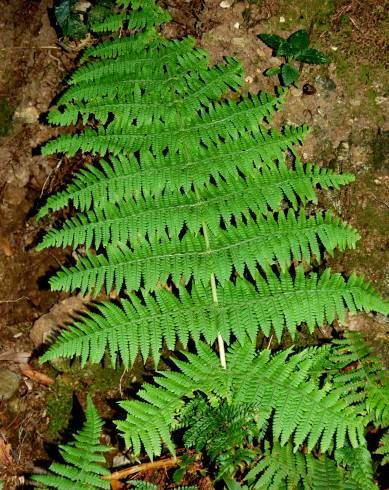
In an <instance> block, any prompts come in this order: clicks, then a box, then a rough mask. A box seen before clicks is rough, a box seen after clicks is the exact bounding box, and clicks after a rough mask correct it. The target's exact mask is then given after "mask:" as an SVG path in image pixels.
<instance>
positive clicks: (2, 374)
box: [0, 369, 20, 400]
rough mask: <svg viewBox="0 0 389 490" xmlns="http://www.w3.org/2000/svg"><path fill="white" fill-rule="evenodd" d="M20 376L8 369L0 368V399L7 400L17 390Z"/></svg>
mask: <svg viewBox="0 0 389 490" xmlns="http://www.w3.org/2000/svg"><path fill="white" fill-rule="evenodd" d="M19 381H20V377H19V376H18V375H17V374H15V373H14V372H12V371H10V370H9V369H0V400H9V399H11V398H12V397H13V396H14V394H15V393H16V392H17V391H18V388H19Z"/></svg>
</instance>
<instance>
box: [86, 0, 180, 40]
mask: <svg viewBox="0 0 389 490" xmlns="http://www.w3.org/2000/svg"><path fill="white" fill-rule="evenodd" d="M170 20H171V16H170V14H169V13H168V12H167V10H164V9H162V8H161V7H159V6H158V5H156V4H155V2H154V1H150V0H148V1H145V2H143V4H140V5H135V4H132V10H131V11H130V12H121V13H118V14H112V15H110V16H108V17H107V18H106V19H104V21H103V22H99V23H95V24H93V25H92V26H91V29H92V31H93V32H96V33H104V32H115V31H118V30H120V29H128V30H132V29H148V28H150V27H155V26H159V25H161V24H165V23H166V22H169V21H170Z"/></svg>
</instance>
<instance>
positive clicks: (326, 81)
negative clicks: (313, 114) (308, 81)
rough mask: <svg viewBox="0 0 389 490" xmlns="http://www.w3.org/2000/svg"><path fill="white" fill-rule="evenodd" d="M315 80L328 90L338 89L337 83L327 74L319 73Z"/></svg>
mask: <svg viewBox="0 0 389 490" xmlns="http://www.w3.org/2000/svg"><path fill="white" fill-rule="evenodd" d="M315 82H316V83H317V84H318V85H320V86H321V87H322V88H323V89H324V90H327V91H328V92H332V91H334V90H335V89H336V83H335V82H334V81H333V80H331V78H329V77H327V76H325V75H318V76H317V77H316V78H315Z"/></svg>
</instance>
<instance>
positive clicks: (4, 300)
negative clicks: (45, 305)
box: [0, 296, 31, 304]
mask: <svg viewBox="0 0 389 490" xmlns="http://www.w3.org/2000/svg"><path fill="white" fill-rule="evenodd" d="M22 299H27V300H28V301H31V299H30V298H29V297H28V296H20V298H16V299H2V300H0V304H3V303H17V302H18V301H22Z"/></svg>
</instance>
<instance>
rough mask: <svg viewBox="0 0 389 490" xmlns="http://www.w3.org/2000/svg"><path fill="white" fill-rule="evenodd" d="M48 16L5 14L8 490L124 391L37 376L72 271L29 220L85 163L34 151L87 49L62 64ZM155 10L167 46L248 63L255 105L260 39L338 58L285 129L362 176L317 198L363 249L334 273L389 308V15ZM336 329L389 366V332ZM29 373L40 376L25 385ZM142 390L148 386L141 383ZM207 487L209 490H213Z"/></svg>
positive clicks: (312, 151) (315, 78) (3, 458)
mask: <svg viewBox="0 0 389 490" xmlns="http://www.w3.org/2000/svg"><path fill="white" fill-rule="evenodd" d="M52 3H53V2H52V0H41V1H39V0H13V1H12V2H11V1H4V0H0V12H1V15H0V369H6V370H8V371H12V372H14V373H16V374H17V375H18V376H19V385H18V387H17V389H16V391H15V393H14V394H13V395H12V397H11V398H10V399H8V400H0V472H1V478H2V479H3V480H4V481H5V488H6V489H10V490H12V489H14V488H28V484H27V483H26V482H27V479H28V473H30V472H32V471H35V468H36V466H37V465H38V464H39V463H40V462H41V461H48V460H49V456H48V453H50V454H51V455H52V448H51V443H52V442H55V441H56V440H59V439H60V438H61V437H62V436H63V434H64V432H63V429H64V428H66V426H67V423H68V421H72V420H73V422H75V425H77V417H78V418H79V417H80V413H81V412H79V413H78V415H77V414H76V415H75V414H74V410H73V412H72V406H74V404H73V405H72V395H73V393H75V394H76V397H77V400H78V401H79V402H80V403H81V404H83V403H84V401H85V398H84V391H85V386H90V385H91V384H92V385H93V386H95V385H94V384H93V383H95V384H96V390H97V391H99V390H100V392H101V393H102V396H101V400H102V402H101V407H99V408H101V411H102V413H103V414H104V415H105V416H106V417H108V416H110V414H111V412H110V410H111V408H109V407H108V408H107V405H106V404H105V401H106V400H114V399H115V398H117V397H119V395H120V393H119V391H120V390H121V389H122V386H120V387H119V383H121V382H122V379H121V374H122V373H119V376H118V378H117V381H118V383H117V386H118V387H117V388H116V387H115V388H113V387H112V385H113V383H112V377H110V376H111V375H112V376H114V374H113V373H112V372H110V374H109V377H110V378H109V381H110V382H111V383H109V382H108V381H107V379H106V378H104V376H103V375H102V374H101V373H100V372H98V373H97V372H96V371H94V372H93V374H92V375H91V374H90V373H89V374H86V375H85V376H84V378H83V380H81V381H80V379H79V376H78V375H79V373H78V372H77V376H75V375H74V372H71V371H70V372H69V370H66V369H63V370H61V369H58V370H54V369H53V368H50V367H42V366H39V364H38V362H37V357H38V354H39V342H37V341H36V340H34V338H31V335H30V333H31V331H32V327H33V325H34V323H35V322H36V321H37V320H38V319H39V318H41V317H42V316H43V315H45V314H46V313H48V312H49V311H50V310H51V309H52V308H53V307H54V306H55V305H59V304H62V303H61V302H63V300H66V295H64V294H57V293H52V292H50V291H49V288H48V285H47V277H48V276H49V275H50V274H51V273H52V272H53V271H54V270H56V269H57V268H58V267H59V266H60V265H62V264H63V262H64V260H65V259H66V254H65V253H64V252H61V251H56V250H50V251H45V252H40V253H37V252H35V251H34V245H35V244H36V243H37V241H38V239H39V236H40V234H41V233H42V229H41V225H40V224H38V223H36V221H35V220H34V214H35V212H36V210H37V208H38V207H39V205H40V204H41V203H43V202H44V200H45V198H46V197H47V196H48V195H49V194H50V193H52V192H53V191H54V190H56V189H58V188H59V187H60V186H61V185H62V184H63V182H64V180H65V179H66V178H68V176H69V175H70V173H71V172H72V170H73V169H74V168H75V167H77V166H78V165H79V162H77V161H67V160H66V159H63V160H61V161H58V159H57V158H55V157H44V156H42V155H40V154H39V145H40V144H42V143H43V142H44V141H45V140H47V139H48V138H50V137H52V136H54V135H55V131H56V130H55V129H53V128H51V127H49V126H47V125H45V124H43V123H42V121H43V119H42V114H44V113H45V112H46V111H47V110H48V108H49V107H50V104H51V101H52V100H53V99H54V97H55V95H56V94H57V93H58V92H59V90H60V88H61V83H62V80H63V79H64V77H65V75H66V74H67V73H68V72H69V71H71V70H72V68H73V67H74V66H75V60H76V59H77V56H78V48H79V47H80V43H77V42H72V43H70V44H69V45H68V48H67V50H64V49H63V48H62V47H61V46H60V45H59V44H58V36H57V33H56V31H55V29H54V28H53V25H52V23H51V20H50V19H51V14H50V9H51V8H52ZM160 3H161V4H162V5H164V6H165V7H167V8H169V10H170V11H171V13H172V16H173V18H174V21H173V22H172V23H170V24H169V25H168V26H166V27H165V34H166V35H170V36H172V37H173V36H174V37H177V36H184V35H187V34H190V35H193V36H195V37H196V38H197V39H198V43H199V45H201V46H203V47H204V48H206V49H207V50H208V51H209V52H210V53H211V57H212V60H213V61H220V60H221V59H222V58H223V57H224V56H234V57H237V58H239V59H241V60H242V62H243V64H244V66H245V69H246V75H247V78H246V82H247V89H248V90H251V91H254V92H256V91H259V90H263V89H266V90H269V91H273V89H274V85H275V84H276V81H275V80H274V79H269V78H265V77H264V76H263V74H262V73H263V71H264V70H265V69H266V68H269V67H271V66H276V65H277V64H278V63H279V60H277V59H276V58H274V57H272V52H271V50H270V49H268V48H267V47H266V46H265V45H263V43H261V42H260V41H259V40H258V39H257V37H256V36H257V34H258V33H261V32H268V33H276V34H279V35H282V36H288V35H289V34H291V33H292V32H294V31H295V30H297V29H299V28H305V29H307V30H310V31H311V38H312V44H313V45H314V46H315V47H317V48H319V49H322V50H323V51H324V52H326V53H328V54H329V56H330V57H331V59H332V62H331V64H330V65H328V66H320V67H306V66H305V67H304V68H303V72H302V79H301V87H302V86H303V85H304V84H309V85H310V86H311V87H313V89H314V93H313V94H312V95H307V94H306V93H304V92H303V91H302V90H301V89H298V88H292V89H291V90H290V93H289V95H288V99H287V103H286V106H285V109H284V111H283V112H282V113H281V114H280V115H279V116H278V118H277V119H276V122H277V124H280V125H282V124H284V123H288V124H289V123H292V124H302V123H308V124H309V125H310V126H311V127H312V133H311V136H310V137H309V138H308V139H307V141H306V144H305V145H304V147H303V149H302V151H301V155H302V158H303V159H304V160H305V161H312V162H315V163H318V164H320V165H322V166H325V167H331V168H335V169H337V170H339V171H344V172H345V171H350V172H353V173H354V174H355V175H356V182H355V183H354V184H353V185H351V186H349V187H348V188H347V189H344V190H342V191H338V192H331V193H322V194H321V197H320V205H321V206H323V207H332V208H333V209H335V210H336V212H337V213H338V214H339V215H341V216H342V217H343V218H344V219H346V220H348V221H349V222H350V223H351V224H352V225H353V226H354V227H356V228H357V229H358V230H359V232H360V234H361V235H362V239H361V241H360V243H359V246H358V248H357V250H353V251H349V252H347V253H346V254H343V255H340V254H339V255H337V256H335V258H333V259H329V260H330V262H331V264H332V266H333V267H334V268H336V269H337V270H339V271H342V272H344V273H345V274H349V273H350V272H351V271H352V270H355V271H356V272H357V273H364V274H366V276H367V277H368V278H370V279H371V280H372V281H373V283H374V285H375V286H376V288H377V289H378V290H379V291H380V292H381V293H382V294H383V295H384V296H386V297H388V296H389V266H388V264H389V261H388V248H389V247H388V241H389V238H388V236H389V235H388V231H389V230H388V229H389V213H388V210H389V187H388V182H389V165H388V154H389V123H388V120H387V118H386V115H387V114H388V93H387V87H388V86H389V84H388V78H387V71H386V70H387V68H388V54H387V51H385V49H386V45H387V39H386V38H385V32H388V19H387V15H386V16H385V11H386V12H387V11H388V7H389V2H387V1H385V0H366V1H364V2H361V1H357V0H351V1H347V0H346V1H344V0H337V1H326V0H323V1H318V0H298V1H296V2H288V1H284V0H263V1H261V2H259V1H255V0H254V1H253V0H251V1H235V2H233V1H231V2H229V3H230V7H229V8H221V7H220V1H219V0H194V1H186V0H164V1H161V2H160ZM290 4H293V5H292V6H291V5H290ZM385 77H386V78H385ZM339 328H352V329H357V330H363V331H365V332H366V333H367V336H368V339H369V340H370V342H371V344H372V346H373V347H374V348H375V349H376V350H377V351H378V352H379V353H381V354H382V355H383V356H384V358H385V360H386V362H387V361H388V349H389V347H388V345H389V344H388V342H387V340H388V322H387V319H386V318H382V317H380V316H379V315H370V316H366V315H357V316H356V317H354V318H349V319H348V321H347V322H346V323H345V324H344V325H339ZM27 362H28V364H29V368H31V369H32V370H33V374H31V373H29V374H26V373H28V371H26V363H27ZM34 373H35V374H34ZM37 373H38V375H37ZM39 374H46V375H47V376H49V377H51V378H54V377H56V384H55V385H50V384H48V383H50V379H46V378H41V377H39ZM88 376H89V377H88ZM91 376H92V377H93V379H92V378H91ZM116 376H117V375H116ZM133 376H134V379H136V381H137V382H139V380H140V376H138V377H137V375H136V373H135V374H134V373H133ZM96 380H99V383H100V384H97V381H96ZM104 383H105V384H104ZM130 383H131V379H130V380H129V382H128V385H129V384H130ZM109 384H110V389H108V388H107V386H108V385H109ZM128 389H129V388H128ZM50 397H51V398H50ZM61 397H63V398H61ZM48 400H50V401H49V402H48ZM53 400H54V401H53ZM64 400H65V401H64ZM55 401H57V403H58V405H55V403H54V402H55ZM66 404H67V405H66ZM65 405H66V407H67V408H66V410H67V412H66V415H64V419H63V425H62V426H60V427H53V426H49V422H50V420H51V419H52V418H53V417H52V413H53V410H55V407H56V406H59V407H60V408H61V409H63V410H65V408H64V407H65ZM64 413H65V412H64ZM72 413H73V418H72ZM162 480H163V478H162ZM163 481H164V480H163ZM160 484H161V485H162V487H163V486H164V483H163V482H161V481H160ZM201 485H203V488H211V487H210V486H209V482H208V481H207V480H206V479H204V481H203V482H202V483H201Z"/></svg>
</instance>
